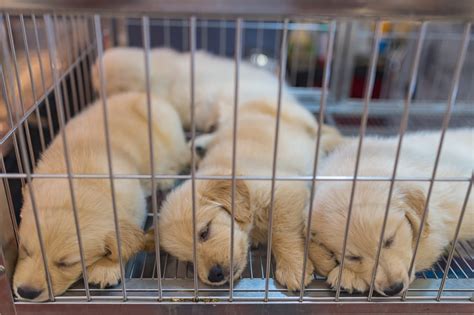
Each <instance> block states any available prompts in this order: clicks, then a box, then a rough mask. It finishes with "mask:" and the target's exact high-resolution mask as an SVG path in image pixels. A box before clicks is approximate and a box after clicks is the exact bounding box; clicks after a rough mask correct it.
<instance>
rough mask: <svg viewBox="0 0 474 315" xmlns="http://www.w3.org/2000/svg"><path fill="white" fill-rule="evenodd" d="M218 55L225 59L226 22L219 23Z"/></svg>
mask: <svg viewBox="0 0 474 315" xmlns="http://www.w3.org/2000/svg"><path fill="white" fill-rule="evenodd" d="M219 28H220V29H219V55H220V56H224V57H225V51H226V49H225V48H226V44H227V43H226V33H227V26H226V20H220V21H219Z"/></svg>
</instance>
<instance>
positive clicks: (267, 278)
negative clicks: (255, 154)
mask: <svg viewBox="0 0 474 315" xmlns="http://www.w3.org/2000/svg"><path fill="white" fill-rule="evenodd" d="M287 36H288V19H285V21H284V24H283V38H282V40H281V47H280V74H279V77H278V101H277V102H278V103H277V115H276V124H275V141H274V143H273V165H272V179H271V181H272V182H271V193H270V211H269V213H268V236H267V246H268V247H267V263H266V269H265V297H264V301H265V302H267V301H268V287H269V282H270V267H271V266H270V265H271V261H272V228H273V207H274V201H275V177H276V169H277V152H278V136H279V133H280V113H281V96H282V90H283V85H284V82H285V64H286V50H287V45H286V40H287Z"/></svg>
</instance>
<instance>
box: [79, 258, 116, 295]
mask: <svg viewBox="0 0 474 315" xmlns="http://www.w3.org/2000/svg"><path fill="white" fill-rule="evenodd" d="M87 276H88V277H87V280H88V282H89V283H90V284H92V285H97V286H99V287H100V288H101V289H103V288H106V287H113V286H116V285H118V284H119V283H120V279H121V276H120V265H119V264H118V263H114V262H112V261H111V260H109V259H106V258H102V259H101V260H99V261H97V262H96V263H94V264H93V265H91V266H89V267H87Z"/></svg>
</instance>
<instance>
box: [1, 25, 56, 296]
mask: <svg viewBox="0 0 474 315" xmlns="http://www.w3.org/2000/svg"><path fill="white" fill-rule="evenodd" d="M0 22H2V23H3V17H0ZM0 24H1V23H0ZM5 57H6V58H8V56H5ZM4 61H5V63H8V62H9V60H4ZM0 76H1V77H2V82H3V83H2V93H3V94H4V95H7V86H6V82H5V76H4V72H3V65H0ZM9 78H10V82H9V84H10V86H13V82H12V81H13V78H12V77H11V75H10V76H9ZM12 100H13V102H17V101H18V100H17V98H16V95H13V96H12ZM8 102H9V101H8V98H5V104H6V106H7V108H8ZM15 114H16V119H17V121H18V120H19V117H18V116H19V113H18V111H16V112H15ZM18 131H19V133H20V145H21V150H19V151H20V153H21V157H22V159H23V162H24V164H25V173H26V181H27V183H28V187H29V189H28V192H29V194H30V199H31V206H32V208H33V217H34V220H35V226H36V235H37V236H38V242H39V245H40V252H41V259H42V261H43V267H44V273H45V275H46V284H47V285H48V297H49V300H50V301H51V302H53V301H54V293H53V285H52V282H51V274H50V272H49V267H48V259H47V257H46V250H45V247H44V239H43V234H42V232H41V226H40V222H39V215H38V207H37V206H36V198H35V193H34V189H33V186H32V178H31V169H30V164H29V163H28V155H27V153H26V144H25V134H24V133H25V131H24V130H23V128H22V127H21V126H20V128H18Z"/></svg>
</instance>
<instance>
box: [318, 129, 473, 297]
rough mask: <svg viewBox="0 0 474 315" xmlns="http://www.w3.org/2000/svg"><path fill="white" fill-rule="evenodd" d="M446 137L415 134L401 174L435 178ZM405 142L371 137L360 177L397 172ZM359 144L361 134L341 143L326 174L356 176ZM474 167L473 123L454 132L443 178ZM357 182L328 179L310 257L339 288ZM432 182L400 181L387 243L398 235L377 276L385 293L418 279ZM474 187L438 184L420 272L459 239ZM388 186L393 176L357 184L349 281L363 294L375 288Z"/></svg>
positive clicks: (321, 189)
mask: <svg viewBox="0 0 474 315" xmlns="http://www.w3.org/2000/svg"><path fill="white" fill-rule="evenodd" d="M439 139H440V133H439V132H420V133H414V134H407V135H406V136H405V138H404V141H403V145H402V151H401V154H400V160H399V165H398V171H397V177H405V178H407V177H408V178H410V177H412V178H413V177H425V178H429V177H430V176H431V174H432V170H433V165H434V160H435V155H436V150H437V148H438V143H439ZM397 143H398V140H397V138H396V137H394V138H375V137H367V138H365V139H364V144H363V149H362V155H361V160H360V166H359V175H360V176H385V177H390V176H391V175H392V171H393V164H394V159H395V152H396V147H397ZM357 144H358V139H354V140H348V141H347V142H346V143H345V144H344V145H341V146H339V147H338V149H336V151H335V152H334V153H333V154H332V155H330V156H329V158H328V159H326V160H325V162H324V163H323V165H322V168H321V171H320V173H319V175H323V176H353V174H354V167H355V161H356V153H357ZM473 168H474V131H473V129H460V130H450V131H448V132H447V133H446V138H445V140H444V146H443V151H442V154H441V157H440V162H439V167H438V171H437V175H436V178H442V177H465V178H469V177H470V176H472V171H473ZM351 186H352V183H351V182H335V181H334V182H333V181H331V182H320V183H318V185H317V189H316V194H315V202H314V210H313V211H314V212H313V219H312V224H311V232H312V233H311V235H312V238H311V248H310V257H311V260H312V261H313V263H314V265H315V268H316V271H317V272H318V273H320V274H321V275H324V276H327V277H328V283H329V284H331V285H332V286H334V285H336V283H337V281H338V271H339V263H338V262H340V261H341V255H342V244H343V239H344V228H345V224H346V219H347V214H348V206H349V199H350V194H351ZM428 186H429V182H426V181H425V182H420V181H418V182H416V181H409V182H407V181H397V182H396V184H395V186H394V189H393V195H392V199H391V200H392V201H391V206H390V212H389V217H388V221H387V226H386V232H385V238H384V241H387V240H392V243H391V244H390V242H388V243H385V246H384V247H385V248H383V249H382V253H381V256H380V262H379V267H378V272H377V277H376V280H375V290H376V291H377V292H379V293H380V294H384V291H385V290H388V288H390V286H392V285H394V284H396V283H402V284H403V290H406V289H407V288H408V286H409V284H410V282H411V281H412V280H413V278H414V272H413V274H411V275H408V269H409V265H410V261H411V258H412V257H413V247H414V242H415V239H416V235H417V233H418V231H419V225H420V222H421V216H422V214H423V210H424V206H425V202H426V197H427V192H428ZM467 188H468V182H442V181H440V182H435V183H434V186H433V191H432V194H431V199H430V202H429V206H428V209H429V212H428V216H427V221H426V225H425V227H424V229H423V233H422V238H421V241H420V245H419V250H418V254H417V256H416V259H415V265H414V266H415V268H414V270H413V271H420V270H423V269H426V268H429V267H430V266H432V265H433V264H434V263H435V262H436V261H437V260H438V259H439V257H440V255H442V254H443V251H444V250H445V248H446V247H447V246H448V245H449V243H450V241H451V240H452V239H453V236H454V231H455V228H456V224H457V222H458V219H459V215H460V211H461V208H462V204H463V201H464V198H465V195H466V192H467ZM388 191H389V183H388V182H386V181H385V182H381V181H359V182H357V185H356V190H355V195H354V203H353V210H352V217H351V223H350V230H349V237H348V242H347V254H346V259H345V264H344V270H343V274H342V282H341V284H342V286H343V287H344V288H346V289H347V290H349V291H351V292H352V291H354V290H357V291H362V292H363V291H366V290H367V289H368V288H369V285H370V281H371V276H372V270H373V269H372V268H373V264H374V259H375V254H376V249H377V246H378V241H379V237H380V233H381V227H382V223H383V217H384V212H385V209H386V203H387V199H388ZM472 196H473V195H472V194H471V197H470V199H469V202H468V204H467V211H466V214H465V217H464V220H463V224H462V228H461V233H460V238H461V239H470V238H473V237H474V228H473V227H474V219H473V217H474V214H473V212H474V203H473V200H474V199H473V197H472ZM387 244H388V245H387ZM357 257H360V258H357ZM387 294H388V293H387Z"/></svg>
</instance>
